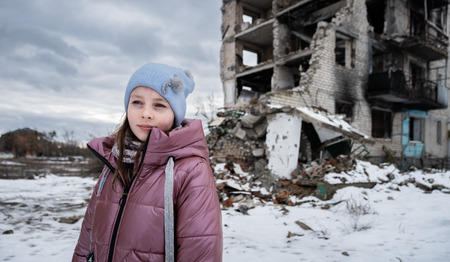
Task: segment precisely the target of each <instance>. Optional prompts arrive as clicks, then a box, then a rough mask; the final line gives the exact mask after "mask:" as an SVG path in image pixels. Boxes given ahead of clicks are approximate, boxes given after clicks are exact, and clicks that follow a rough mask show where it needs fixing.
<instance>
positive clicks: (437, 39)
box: [401, 20, 448, 61]
mask: <svg viewBox="0 0 450 262" xmlns="http://www.w3.org/2000/svg"><path fill="white" fill-rule="evenodd" d="M413 24H414V25H413V26H412V29H411V35H410V37H408V38H407V39H406V40H405V41H404V42H403V43H402V45H401V47H403V48H405V50H407V51H408V52H410V53H412V54H414V55H417V56H420V57H423V58H425V59H426V60H427V61H434V60H439V59H445V58H447V56H448V52H447V47H448V36H447V34H446V33H445V32H444V31H443V30H442V29H441V28H439V27H437V26H436V25H435V24H433V23H432V22H430V21H428V20H425V21H423V20H422V21H420V22H417V20H416V22H415V23H413Z"/></svg>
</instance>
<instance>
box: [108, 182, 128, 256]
mask: <svg viewBox="0 0 450 262" xmlns="http://www.w3.org/2000/svg"><path fill="white" fill-rule="evenodd" d="M128 192H129V190H128V189H125V190H124V195H122V197H121V198H120V200H119V203H120V209H119V214H117V219H116V223H115V224H114V230H113V234H112V237H111V243H110V245H109V255H108V261H112V258H113V255H114V246H115V245H116V238H117V231H118V230H119V225H120V220H121V219H122V213H123V210H124V208H125V203H126V202H127V196H128Z"/></svg>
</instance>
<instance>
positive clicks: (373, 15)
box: [366, 0, 385, 35]
mask: <svg viewBox="0 0 450 262" xmlns="http://www.w3.org/2000/svg"><path fill="white" fill-rule="evenodd" d="M366 5H367V20H368V21H369V23H370V25H371V26H373V31H374V32H375V33H376V34H379V35H381V34H383V31H384V13H385V1H378V0H367V1H366Z"/></svg>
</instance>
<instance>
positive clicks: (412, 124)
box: [409, 117, 423, 142]
mask: <svg viewBox="0 0 450 262" xmlns="http://www.w3.org/2000/svg"><path fill="white" fill-rule="evenodd" d="M409 140H410V141H419V142H423V141H422V119H421V118H416V117H410V118H409Z"/></svg>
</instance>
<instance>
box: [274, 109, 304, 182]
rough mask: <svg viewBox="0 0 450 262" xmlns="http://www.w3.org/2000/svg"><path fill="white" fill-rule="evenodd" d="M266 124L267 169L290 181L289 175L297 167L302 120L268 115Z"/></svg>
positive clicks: (282, 114) (290, 176)
mask: <svg viewBox="0 0 450 262" xmlns="http://www.w3.org/2000/svg"><path fill="white" fill-rule="evenodd" d="M267 122H268V126H267V137H266V147H267V152H268V156H267V158H268V168H269V170H270V171H271V173H272V174H273V175H275V176H277V177H279V178H287V179H292V175H291V173H292V172H293V171H294V170H296V169H297V165H298V158H299V150H300V136H301V130H302V119H301V118H300V117H298V116H296V115H292V114H286V113H278V114H273V115H269V116H268V117H267Z"/></svg>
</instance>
